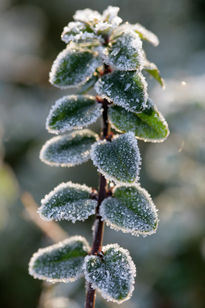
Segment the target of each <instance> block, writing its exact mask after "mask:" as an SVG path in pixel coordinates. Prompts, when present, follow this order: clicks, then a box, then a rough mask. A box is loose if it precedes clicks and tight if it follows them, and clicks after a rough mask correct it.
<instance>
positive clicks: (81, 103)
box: [46, 95, 102, 134]
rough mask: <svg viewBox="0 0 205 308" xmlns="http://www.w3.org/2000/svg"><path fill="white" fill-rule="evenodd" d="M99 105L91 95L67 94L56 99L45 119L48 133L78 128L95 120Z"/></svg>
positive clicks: (99, 111) (97, 115)
mask: <svg viewBox="0 0 205 308" xmlns="http://www.w3.org/2000/svg"><path fill="white" fill-rule="evenodd" d="M101 109H102V108H101V105H100V104H98V103H97V102H96V100H95V97H94V96H91V95H68V96H64V97H62V98H61V99H59V100H57V101H56V104H55V105H54V106H52V108H51V110H50V113H49V115H48V118H47V120H46V128H47V130H48V131H49V132H50V133H54V134H58V133H64V132H65V131H69V130H72V129H76V128H77V129H80V128H82V127H84V126H88V125H90V124H92V123H94V122H96V121H97V119H98V118H99V117H100V115H101Z"/></svg>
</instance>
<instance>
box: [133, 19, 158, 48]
mask: <svg viewBox="0 0 205 308" xmlns="http://www.w3.org/2000/svg"><path fill="white" fill-rule="evenodd" d="M131 27H132V29H133V30H134V31H136V32H137V33H139V34H140V35H141V37H142V38H143V39H145V40H147V41H148V42H150V43H152V44H153V45H154V46H157V45H159V39H158V37H157V36H156V35H155V34H154V33H153V32H151V31H149V30H147V29H146V28H145V27H143V26H142V25H140V24H138V23H137V24H135V25H131Z"/></svg>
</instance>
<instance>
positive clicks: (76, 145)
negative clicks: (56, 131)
mask: <svg viewBox="0 0 205 308" xmlns="http://www.w3.org/2000/svg"><path fill="white" fill-rule="evenodd" d="M97 139H98V135H96V134H95V133H94V132H92V131H91V130H89V129H83V130H79V131H74V132H72V133H69V134H67V135H63V136H58V137H54V138H51V139H50V140H48V141H47V142H46V143H45V144H44V146H43V147H42V149H41V152H40V159H41V160H42V161H43V162H44V163H46V164H48V165H50V166H61V167H72V166H75V165H79V164H82V163H84V162H86V161H87V160H89V159H90V148H91V145H92V144H93V143H94V142H95V141H96V140H97Z"/></svg>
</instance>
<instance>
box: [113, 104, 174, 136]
mask: <svg viewBox="0 0 205 308" xmlns="http://www.w3.org/2000/svg"><path fill="white" fill-rule="evenodd" d="M108 115H109V120H110V123H111V125H112V127H113V128H114V129H115V130H117V131H118V132H121V133H127V132H129V131H132V132H134V134H135V136H136V138H138V139H142V140H145V141H150V142H162V141H164V140H165V139H166V138H167V137H168V135H169V129H168V125H167V122H166V121H165V119H164V117H163V116H162V114H161V113H160V112H159V111H158V110H157V108H156V106H155V105H154V104H153V102H152V101H151V99H149V98H148V101H147V107H146V108H145V109H144V110H143V111H142V112H141V113H133V112H130V111H127V110H125V109H124V108H122V107H120V106H114V105H112V106H110V108H109V111H108Z"/></svg>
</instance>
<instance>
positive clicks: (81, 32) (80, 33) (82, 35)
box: [61, 21, 96, 44]
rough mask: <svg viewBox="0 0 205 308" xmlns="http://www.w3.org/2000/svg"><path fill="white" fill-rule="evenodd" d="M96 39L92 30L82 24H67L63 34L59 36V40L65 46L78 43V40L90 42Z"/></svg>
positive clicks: (78, 22) (77, 22)
mask: <svg viewBox="0 0 205 308" xmlns="http://www.w3.org/2000/svg"><path fill="white" fill-rule="evenodd" d="M94 38H96V35H95V34H94V33H93V30H92V29H91V28H90V27H89V26H88V25H86V24H85V23H83V22H80V21H76V22H72V21H71V22H69V24H68V25H67V26H66V27H64V29H63V33H62V34H61V39H62V41H64V42H65V43H66V44H68V43H69V42H71V41H72V42H78V41H79V40H86V39H89V40H92V39H94Z"/></svg>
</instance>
